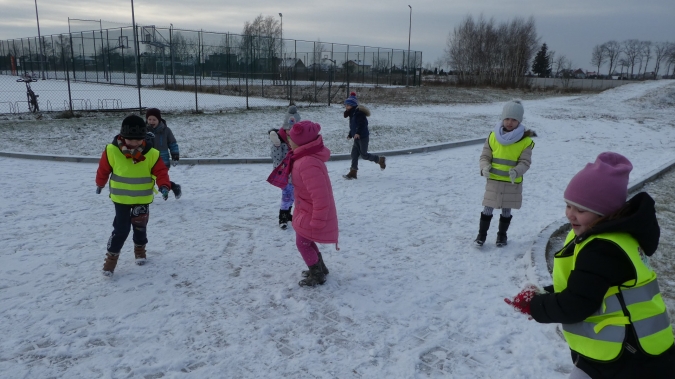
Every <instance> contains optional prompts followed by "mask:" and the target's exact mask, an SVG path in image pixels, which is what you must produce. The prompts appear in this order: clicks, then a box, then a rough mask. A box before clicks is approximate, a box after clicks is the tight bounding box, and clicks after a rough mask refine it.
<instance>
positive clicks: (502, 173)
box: [474, 100, 536, 247]
mask: <svg viewBox="0 0 675 379" xmlns="http://www.w3.org/2000/svg"><path fill="white" fill-rule="evenodd" d="M523 113H524V109H523V104H522V103H521V101H520V100H512V101H509V102H508V103H506V104H505V105H504V109H503V110H502V118H501V121H500V122H499V123H498V124H497V125H496V126H495V128H494V130H493V131H492V132H491V133H490V135H489V136H488V138H487V139H486V140H485V144H484V145H483V151H482V152H481V154H480V159H479V167H480V174H481V175H482V176H483V177H485V178H486V179H487V183H486V184H485V195H484V196H483V211H482V212H481V214H480V223H479V228H478V236H477V237H476V239H475V240H474V244H475V245H476V246H479V247H480V246H483V244H484V243H485V240H486V238H487V231H488V229H489V228H490V222H491V221H492V212H493V211H494V209H495V208H496V209H500V208H501V210H502V214H501V216H499V231H498V232H497V241H496V244H497V247H502V246H504V245H506V244H507V236H506V231H507V230H508V229H509V225H510V224H511V219H512V218H513V216H512V215H511V209H520V206H521V205H522V203H523V175H525V173H526V172H527V170H528V169H529V168H530V165H531V164H532V149H534V142H533V141H532V139H531V138H530V137H534V136H536V134H535V133H534V131H531V130H528V129H526V128H525V125H523V124H522V121H523Z"/></svg>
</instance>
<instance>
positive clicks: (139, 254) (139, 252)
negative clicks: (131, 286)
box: [134, 244, 146, 266]
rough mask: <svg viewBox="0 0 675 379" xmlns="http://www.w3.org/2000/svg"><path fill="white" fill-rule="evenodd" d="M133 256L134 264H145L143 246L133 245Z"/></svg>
mask: <svg viewBox="0 0 675 379" xmlns="http://www.w3.org/2000/svg"><path fill="white" fill-rule="evenodd" d="M134 255H135V256H136V264H137V265H139V266H143V265H144V264H145V261H146V259H145V245H136V244H134Z"/></svg>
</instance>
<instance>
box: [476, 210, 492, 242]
mask: <svg viewBox="0 0 675 379" xmlns="http://www.w3.org/2000/svg"><path fill="white" fill-rule="evenodd" d="M491 221H492V215H489V216H488V215H486V214H485V213H483V212H481V213H480V224H479V227H478V236H477V237H476V239H475V240H474V241H473V243H474V244H475V245H476V246H483V244H484V243H485V240H486V239H487V231H488V229H490V222H491Z"/></svg>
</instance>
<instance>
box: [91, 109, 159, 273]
mask: <svg viewBox="0 0 675 379" xmlns="http://www.w3.org/2000/svg"><path fill="white" fill-rule="evenodd" d="M145 138H146V126H145V121H144V120H143V119H142V118H141V117H139V116H136V115H131V116H128V117H126V118H125V119H124V120H123V121H122V129H121V131H120V134H119V135H117V136H116V137H115V139H114V140H113V143H111V144H108V145H107V146H106V148H105V150H103V154H102V155H101V159H100V160H99V163H98V170H97V171H96V193H101V190H102V189H103V187H105V185H106V183H107V182H108V179H110V183H109V185H108V187H109V189H110V199H111V200H112V202H113V204H114V205H115V219H114V221H113V232H112V235H111V236H110V238H109V239H108V246H107V253H106V258H105V262H104V264H103V275H105V276H112V274H113V272H114V271H115V267H116V266H117V260H118V258H119V255H120V251H121V250H122V246H124V242H125V241H126V239H127V237H128V236H129V231H130V229H131V228H132V227H133V241H134V255H135V258H136V264H138V265H143V264H145V262H146V250H145V245H146V244H147V243H148V237H147V231H146V227H147V224H148V219H149V217H150V203H152V201H153V199H154V194H155V192H154V188H153V187H154V185H155V181H156V184H157V187H158V188H159V192H161V193H162V198H163V199H164V200H166V199H167V197H168V196H169V188H170V186H171V184H170V180H169V170H168V169H167V167H166V165H165V164H164V162H163V161H162V159H161V158H160V154H159V151H158V150H157V149H155V148H152V147H150V146H149V145H147V144H146V142H145Z"/></svg>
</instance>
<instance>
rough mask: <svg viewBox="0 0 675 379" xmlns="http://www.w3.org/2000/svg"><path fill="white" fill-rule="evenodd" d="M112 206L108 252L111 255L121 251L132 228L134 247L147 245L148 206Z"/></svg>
mask: <svg viewBox="0 0 675 379" xmlns="http://www.w3.org/2000/svg"><path fill="white" fill-rule="evenodd" d="M113 204H115V219H114V220H113V232H112V234H111V235H110V238H109V239H108V251H109V252H111V253H119V252H120V251H122V247H123V246H124V241H126V240H127V237H128V236H129V230H131V228H132V226H133V229H134V236H133V240H134V243H135V244H136V245H145V244H146V243H148V235H147V232H146V226H147V225H148V218H149V217H150V204H146V205H126V204H117V203H113Z"/></svg>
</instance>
